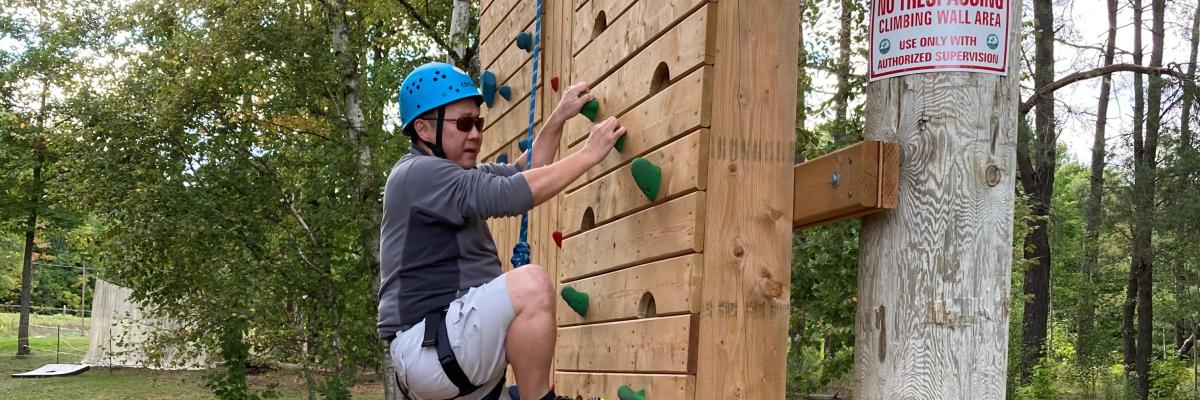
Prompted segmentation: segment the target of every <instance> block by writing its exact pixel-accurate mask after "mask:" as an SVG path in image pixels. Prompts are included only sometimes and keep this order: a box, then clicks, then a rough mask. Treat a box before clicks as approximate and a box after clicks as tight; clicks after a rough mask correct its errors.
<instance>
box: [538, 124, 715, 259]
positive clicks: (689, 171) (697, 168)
mask: <svg viewBox="0 0 1200 400" xmlns="http://www.w3.org/2000/svg"><path fill="white" fill-rule="evenodd" d="M707 138H708V131H706V130H699V131H696V132H692V133H691V134H690V135H687V136H685V137H683V138H682V139H680V140H677V141H675V142H672V143H671V144H668V145H666V146H664V147H662V148H660V149H658V150H655V151H653V152H651V153H650V154H647V155H646V156H645V158H646V160H649V161H650V162H652V163H654V165H657V166H658V167H659V168H661V169H662V182H661V183H660V184H659V188H658V189H659V191H658V200H656V201H655V202H651V201H650V199H647V198H646V196H645V195H644V194H642V192H641V190H640V189H638V186H637V182H636V181H634V179H633V174H632V172H631V171H630V164H624V165H623V166H622V167H621V168H617V169H616V170H614V171H612V172H611V173H609V174H607V175H604V176H603V177H601V178H600V179H597V180H596V181H594V182H592V183H589V184H588V185H587V186H584V187H582V188H580V189H579V190H576V191H574V192H571V193H568V194H567V195H566V196H565V197H564V201H563V220H562V224H561V226H562V228H563V231H562V232H563V234H564V235H565V236H567V237H570V236H573V235H574V234H575V233H577V232H579V231H580V230H582V229H583V222H584V221H583V219H584V218H583V217H584V214H585V213H586V212H587V211H588V210H589V209H590V210H591V215H592V216H591V224H592V226H593V227H594V226H602V225H604V224H606V223H608V222H609V221H611V220H613V219H614V218H617V217H620V216H622V215H625V214H627V213H629V212H632V211H635V210H639V209H642V208H645V207H648V206H650V205H652V204H655V203H661V202H664V201H667V200H669V199H672V198H674V197H676V196H679V195H682V194H685V193H689V192H691V191H695V190H697V189H701V188H703V187H704V185H705V184H707V183H708V182H706V179H705V178H706V176H705V175H704V174H705V173H706V172H708V171H707V170H702V169H701V167H703V166H704V164H703V163H704V161H706V160H707V159H708V157H707V151H708V147H707V145H708V142H707V140H706V139H707Z"/></svg>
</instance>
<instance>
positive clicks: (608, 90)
mask: <svg viewBox="0 0 1200 400" xmlns="http://www.w3.org/2000/svg"><path fill="white" fill-rule="evenodd" d="M708 21H709V17H708V14H707V13H705V12H700V13H696V14H693V15H692V16H691V17H688V19H687V20H685V21H684V22H683V23H681V24H680V25H679V26H676V27H675V28H674V29H672V30H671V31H670V32H669V33H667V34H666V35H663V37H661V38H659V39H658V40H656V41H655V42H654V43H653V44H651V45H650V47H649V48H647V49H646V50H645V51H643V52H641V53H639V54H638V55H637V56H635V57H634V58H633V59H632V60H630V61H629V62H628V63H625V64H624V65H622V66H621V67H620V68H619V69H618V70H617V71H616V72H614V73H613V74H612V75H610V76H608V77H607V78H605V79H604V80H603V81H601V82H600V83H598V84H595V85H593V86H595V88H594V90H593V92H594V93H595V95H596V98H597V99H599V101H600V112H599V113H598V117H599V118H607V117H609V116H613V115H622V114H625V113H626V111H627V110H629V109H630V108H631V107H633V106H634V105H636V104H638V103H640V102H642V101H643V99H646V98H649V97H652V96H654V95H655V94H657V93H660V92H662V91H664V90H665V89H666V88H669V87H670V86H673V85H671V83H674V82H676V81H678V80H679V78H680V77H683V76H687V75H688V73H689V71H692V70H693V69H695V68H697V67H699V66H700V65H703V64H711V58H710V56H709V55H710V54H711V53H710V52H709V51H708V50H707V49H706V47H705V43H704V41H702V40H699V39H698V38H697V37H696V35H703V34H704V32H705V29H708ZM700 37H703V36H700ZM575 65H576V66H577V68H579V69H586V68H588V66H589V65H591V64H589V63H588V62H586V59H580V58H576V60H575ZM662 75H665V76H662ZM575 76H576V79H575V80H576V81H587V82H593V80H592V79H591V78H589V75H588V74H587V73H580V72H579V70H578V69H577V70H576V75H575ZM687 96H688V98H689V99H690V100H692V101H697V100H699V101H702V102H704V103H706V104H708V103H711V101H710V100H708V98H710V97H711V94H708V93H703V92H698V91H697V92H692V93H688V94H687ZM706 109H707V108H706ZM581 128H582V129H581ZM586 134H587V129H586V127H581V126H579V125H578V124H576V126H574V127H572V129H571V130H570V131H569V132H568V135H567V140H568V143H572V144H574V143H576V142H578V141H579V140H581V139H583V137H584V136H586Z"/></svg>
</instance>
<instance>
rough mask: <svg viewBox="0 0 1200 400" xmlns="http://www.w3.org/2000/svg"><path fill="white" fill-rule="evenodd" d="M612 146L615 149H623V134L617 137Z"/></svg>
mask: <svg viewBox="0 0 1200 400" xmlns="http://www.w3.org/2000/svg"><path fill="white" fill-rule="evenodd" d="M613 148H614V149H617V151H625V135H621V137H619V138H617V143H615V144H613Z"/></svg>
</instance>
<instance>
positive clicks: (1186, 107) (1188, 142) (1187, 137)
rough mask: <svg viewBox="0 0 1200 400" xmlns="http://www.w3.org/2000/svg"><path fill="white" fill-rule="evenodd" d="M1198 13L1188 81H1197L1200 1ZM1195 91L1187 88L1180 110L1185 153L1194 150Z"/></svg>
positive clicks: (1197, 6)
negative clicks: (1193, 116) (1193, 108)
mask: <svg viewBox="0 0 1200 400" xmlns="http://www.w3.org/2000/svg"><path fill="white" fill-rule="evenodd" d="M1196 3H1197V4H1196V14H1195V15H1193V16H1192V32H1191V33H1192V40H1191V50H1192V51H1191V55H1190V56H1189V57H1188V67H1187V77H1188V81H1190V82H1195V81H1196V55H1197V54H1196V53H1197V50H1200V1H1197V2H1196ZM1195 101H1196V96H1195V92H1194V91H1191V90H1185V91H1184V92H1183V102H1182V103H1183V104H1182V106H1183V109H1182V110H1181V112H1180V116H1181V118H1180V119H1179V143H1180V147H1181V148H1183V151H1184V152H1185V154H1187V155H1190V154H1193V152H1192V107H1193V106H1194V105H1195Z"/></svg>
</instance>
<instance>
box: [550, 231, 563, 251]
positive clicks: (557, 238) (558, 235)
mask: <svg viewBox="0 0 1200 400" xmlns="http://www.w3.org/2000/svg"><path fill="white" fill-rule="evenodd" d="M550 237H553V238H554V245H555V246H558V248H560V249H561V248H562V241H563V234H562V232H560V231H554V233H551V234H550Z"/></svg>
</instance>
